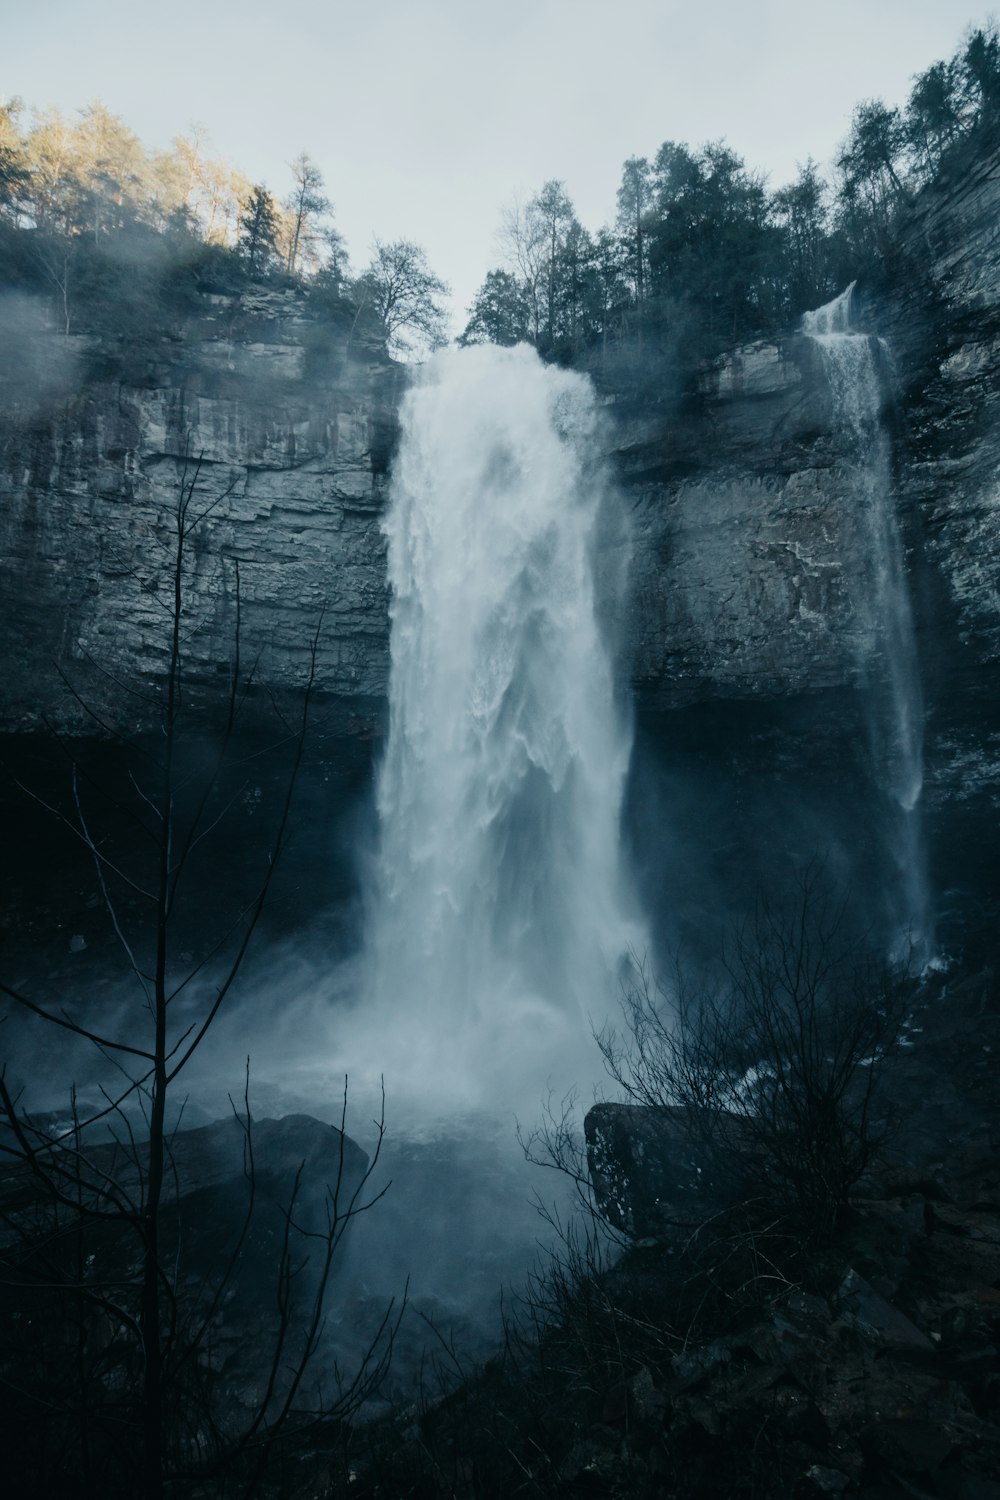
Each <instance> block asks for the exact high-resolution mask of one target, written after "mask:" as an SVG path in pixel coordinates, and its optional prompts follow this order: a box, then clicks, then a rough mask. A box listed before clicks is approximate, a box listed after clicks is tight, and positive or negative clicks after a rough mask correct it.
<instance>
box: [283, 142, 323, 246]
mask: <svg viewBox="0 0 1000 1500" xmlns="http://www.w3.org/2000/svg"><path fill="white" fill-rule="evenodd" d="M290 166H291V169H292V177H293V179H294V184H295V185H294V188H293V190H292V192H291V193H290V194H289V196H288V197H287V198H286V199H285V204H284V207H285V211H286V213H287V214H288V215H289V216H290V219H291V235H290V239H289V245H288V255H287V258H286V262H285V263H286V267H287V269H288V270H289V271H290V272H291V273H292V274H293V275H294V273H295V270H296V268H297V266H298V264H299V260H300V258H301V256H302V252H303V250H304V249H305V248H306V246H307V244H308V245H309V246H310V248H311V247H312V244H313V242H314V240H315V238H316V236H315V234H314V228H313V226H314V221H315V220H316V219H319V218H322V217H323V215H324V214H328V213H329V212H330V210H331V207H332V205H331V203H330V200H329V198H326V197H324V195H323V192H322V188H323V174H322V172H321V171H320V170H319V168H318V167H317V166H316V164H315V162H313V161H312V160H311V159H310V158H309V156H308V155H307V154H306V152H305V151H300V152H299V155H298V156H297V157H296V158H295V160H294V161H293V162H291V163H290Z"/></svg>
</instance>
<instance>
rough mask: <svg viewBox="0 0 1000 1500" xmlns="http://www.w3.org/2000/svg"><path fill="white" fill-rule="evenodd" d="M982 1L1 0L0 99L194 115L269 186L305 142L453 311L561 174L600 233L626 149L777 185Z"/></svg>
mask: <svg viewBox="0 0 1000 1500" xmlns="http://www.w3.org/2000/svg"><path fill="white" fill-rule="evenodd" d="M985 14H986V12H985V10H977V9H973V8H972V0H968V3H963V0H837V3H827V4H822V5H820V4H816V3H813V0H503V3H502V4H500V5H492V4H486V3H482V0H369V3H367V4H357V5H355V4H347V3H345V0H240V3H238V4H237V3H233V0H227V3H222V0H162V3H160V4H152V3H148V0H29V3H25V0H0V17H2V36H3V51H2V56H0V93H2V94H3V95H4V96H7V97H9V96H10V95H11V94H18V95H20V96H21V97H22V98H23V99H24V100H25V101H26V102H27V103H28V104H30V105H33V106H37V107H42V106H45V105H49V104H54V105H57V106H58V107H60V108H61V109H63V110H65V111H70V110H74V109H77V108H79V107H81V106H82V105H85V104H87V103H89V102H90V101H91V100H93V99H100V100H101V101H102V102H103V103H105V104H106V105H108V107H109V108H110V109H112V110H113V111H114V112H115V113H116V114H120V115H122V116H123V117H124V119H125V121H126V122H127V124H129V125H130V126H131V127H132V129H134V130H135V131H136V132H137V133H138V134H139V135H140V136H141V137H142V139H143V141H144V143H145V144H146V145H147V146H149V147H163V146H166V145H168V144H169V141H170V138H171V137H172V136H174V135H177V134H179V133H181V132H183V131H184V130H185V129H186V128H187V127H188V126H190V125H191V124H192V123H194V122H198V123H199V124H202V125H204V126H205V127H206V128H207V130H208V133H209V135H210V136H211V139H212V143H213V145H214V148H215V151H216V153H217V154H219V155H221V156H223V157H225V158H226V159H228V160H230V161H231V162H232V163H233V164H234V165H235V166H238V167H240V168H241V170H242V171H244V172H245V173H246V174H247V175H248V176H249V177H251V178H252V179H254V180H255V181H257V180H259V181H263V182H265V183H266V184H267V186H268V187H269V188H270V189H271V190H272V192H275V193H276V194H277V195H278V196H279V197H281V196H284V194H285V193H286V192H287V190H288V186H289V173H288V169H287V163H288V162H289V161H290V160H291V158H292V157H294V156H295V155H297V154H298V152H300V151H301V150H302V149H305V150H307V151H308V152H309V154H310V155H311V156H312V158H313V159H314V160H315V162H316V163H317V165H318V166H319V167H320V169H321V170H322V172H323V173H324V176H325V178H326V183H327V191H328V193H329V196H330V197H331V198H332V199H333V201H334V205H335V209H336V222H337V225H338V227H339V229H340V231H341V233H342V234H343V235H344V236H345V238H346V240H347V244H348V248H349V250H350V253H351V256H352V260H353V261H354V262H355V263H356V264H360V263H361V262H363V261H364V260H365V259H366V255H367V249H368V246H369V245H370V242H371V239H372V236H373V235H377V236H379V237H380V238H382V239H395V238H400V237H405V238H407V239H414V240H417V241H419V242H420V243H421V244H423V245H424V246H425V248H426V250H427V252H428V256H429V259H430V262H431V264H432V266H433V267H434V269H435V270H436V271H437V272H438V274H439V275H441V276H443V277H445V278H446V279H447V280H448V281H449V282H450V283H451V285H452V287H453V289H454V293H455V297H454V304H455V317H456V320H457V325H458V327H461V326H462V324H463V323H464V309H465V307H466V306H467V304H468V302H469V300H470V298H471V297H472V295H473V294H474V292H475V289H476V287H477V286H478V285H479V283H480V282H481V281H482V278H483V276H484V274H485V272H486V271H487V270H488V269H489V267H490V266H491V265H493V264H495V263H496V261H497V254H496V248H495V233H496V228H497V223H498V219H499V213H500V209H501V207H502V205H503V204H505V203H507V202H509V201H510V200H511V198H512V197H514V196H515V195H519V196H521V197H522V198H527V197H530V196H531V195H532V194H533V193H534V192H536V191H537V190H538V188H539V187H540V186H541V185H542V183H543V182H544V181H546V179H548V178H551V177H557V178H562V179H563V180H564V181H565V183H566V187H567V190H568V191H569V194H570V196H571V198H572V199H573V201H574V204H575V206H576V210H577V213H578V215H579V217H580V219H581V220H582V221H583V223H584V224H586V225H587V227H588V228H590V229H597V228H599V226H600V225H601V224H602V223H604V222H607V221H608V220H609V219H611V218H612V217H613V214H614V206H615V191H616V188H617V186H618V182H619V177H620V172H621V164H622V162H623V161H624V159H625V158H626V157H627V156H632V155H639V156H642V155H652V154H653V153H654V152H655V151H656V149H657V147H658V146H659V145H660V144H661V142H663V141H664V140H679V141H687V142H689V143H690V144H692V145H699V144H701V143H702V142H704V141H706V140H711V139H718V138H720V137H724V138H725V139H726V140H727V141H728V142H729V144H730V145H731V146H733V147H734V148H735V149H736V150H737V151H739V152H740V153H741V154H742V155H743V156H744V157H745V158H746V160H747V162H748V164H749V165H751V166H753V167H756V168H759V169H761V170H764V171H766V172H767V173H768V174H769V176H770V181H771V183H772V185H773V186H778V185H780V184H781V183H782V182H784V181H787V179H788V178H789V177H791V176H792V175H793V174H794V172H795V167H796V164H797V163H798V162H804V161H805V160H806V158H807V157H809V156H810V155H811V156H813V157H814V158H815V159H816V160H817V161H819V162H821V163H824V164H827V163H828V162H829V160H830V158H831V156H832V154H833V152H834V150H835V148H836V146H837V144H838V142H839V141H840V140H841V139H842V138H843V136H844V134H845V132H846V130H847V127H848V124H849V121H850V116H851V110H852V108H853V106H854V104H855V103H856V102H857V101H858V100H859V99H862V98H866V97H870V96H872V95H880V96H882V97H883V98H885V99H887V100H889V101H890V102H892V103H901V102H902V101H903V100H904V99H905V96H906V94H907V91H908V88H909V81H910V79H911V77H912V76H913V74H914V73H916V72H919V71H921V70H922V69H923V68H925V67H926V66H927V65H928V64H929V63H930V62H932V61H934V60H935V59H936V58H939V57H943V56H947V55H949V54H950V53H951V52H952V51H953V50H954V48H955V47H956V45H957V43H958V41H959V39H960V37H961V34H962V31H963V30H964V28H965V26H966V25H967V24H968V23H969V22H970V21H976V22H981V21H982V20H983V19H984V18H985Z"/></svg>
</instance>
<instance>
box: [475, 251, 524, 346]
mask: <svg viewBox="0 0 1000 1500" xmlns="http://www.w3.org/2000/svg"><path fill="white" fill-rule="evenodd" d="M529 316H530V312H529V306H528V299H527V297H526V296H525V294H524V292H523V290H522V289H521V287H520V286H519V285H518V281H517V277H516V276H514V275H512V274H511V272H510V271H499V270H497V271H487V273H486V280H485V281H484V282H483V284H482V286H481V287H480V288H479V291H478V292H477V293H476V295H475V298H474V300H473V303H472V306H471V307H470V308H469V321H468V323H466V325H465V331H464V332H463V333H462V335H461V337H460V338H459V341H458V342H459V343H460V344H462V345H466V344H503V345H506V346H508V347H509V346H511V345H513V344H519V343H522V342H524V341H526V340H527V338H528V319H529Z"/></svg>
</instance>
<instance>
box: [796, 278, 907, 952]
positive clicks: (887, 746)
mask: <svg viewBox="0 0 1000 1500" xmlns="http://www.w3.org/2000/svg"><path fill="white" fill-rule="evenodd" d="M853 293H854V283H853V282H852V283H851V285H850V286H849V287H847V289H846V290H845V291H843V292H842V293H841V294H840V296H839V297H836V298H834V300H833V301H832V302H829V303H827V304H826V306H825V307H820V308H817V309H816V310H815V311H814V312H808V313H806V314H805V316H804V318H803V320H802V330H803V332H804V333H806V334H807V335H808V336H809V337H810V338H811V339H812V340H813V341H814V343H815V344H816V345H817V346H818V348H819V350H820V353H821V355H822V359H823V366H824V369H825V371H826V375H827V379H828V381H829V384H830V390H831V393H832V396H833V403H834V412H835V415H836V419H837V421H838V423H839V425H840V427H841V428H842V429H843V431H844V432H845V434H846V435H847V437H848V439H849V442H850V457H849V467H848V470H847V473H848V483H849V486H850V494H851V498H852V499H853V500H854V502H855V505H856V507H857V514H858V520H859V523H860V525H861V526H862V527H863V528H864V531H865V540H866V552H867V560H868V567H867V569H866V570H865V571H864V573H863V574H862V575H861V576H860V577H857V578H855V579H854V580H853V587H854V590H855V596H854V605H855V609H856V612H857V614H858V617H859V620H860V623H861V626H862V629H861V632H860V657H861V661H860V665H861V670H862V675H863V679H864V682H865V686H866V690H867V691H866V698H867V704H868V726H869V735H870V740H871V751H872V759H873V764H874V774H875V778H876V780H877V783H878V786H879V788H880V790H881V792H882V794H883V796H884V797H885V799H886V800H887V802H888V804H889V811H890V821H891V824H892V833H891V840H890V842H891V844H892V853H893V857H894V860H895V863H896V865H897V869H898V877H899V878H898V886H899V892H900V899H899V902H898V907H899V908H900V909H898V910H897V912H896V913H895V921H894V924H893V925H894V926H895V929H896V933H895V939H894V946H895V947H896V950H897V952H899V953H902V952H903V951H904V950H905V951H907V952H908V953H909V954H910V956H911V961H912V962H913V963H914V964H915V965H917V966H921V965H922V964H924V963H926V962H927V961H928V960H929V959H930V958H931V955H932V949H933V934H932V924H931V917H930V907H929V894H928V887H927V875H926V861H925V856H924V850H923V837H922V830H921V816H920V798H921V792H922V790H923V697H922V693H921V688H920V674H919V669H918V663H917V651H916V642H915V638H914V630H913V614H912V611H911V608H910V598H909V592H908V589H907V584H906V574H905V571H904V566H903V549H902V543H901V539H900V534H899V526H898V523H897V519H896V514H895V509H894V506H893V499H892V486H891V479H890V469H889V444H888V440H887V437H886V433H885V429H884V427H883V425H882V420H881V412H882V403H883V392H882V379H881V376H880V366H887V365H888V362H889V355H888V350H887V349H886V347H885V345H884V344H883V343H882V341H881V340H880V339H877V338H874V337H872V336H870V335H868V334H863V333H855V332H852V330H851V303H852V298H853Z"/></svg>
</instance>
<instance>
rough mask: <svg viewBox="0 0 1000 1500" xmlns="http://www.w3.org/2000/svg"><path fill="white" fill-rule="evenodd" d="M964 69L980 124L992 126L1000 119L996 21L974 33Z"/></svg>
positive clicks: (999, 50)
mask: <svg viewBox="0 0 1000 1500" xmlns="http://www.w3.org/2000/svg"><path fill="white" fill-rule="evenodd" d="M961 70H962V77H963V83H964V92H965V97H966V100H967V101H968V103H969V104H970V105H971V106H972V108H973V109H974V110H975V112H976V115H977V117H978V120H979V123H980V124H981V125H983V126H984V127H985V128H987V129H992V128H993V127H994V126H995V125H996V123H997V119H998V118H1000V27H998V25H997V23H996V21H990V22H989V23H988V24H987V25H986V26H979V27H977V28H976V29H975V30H974V31H972V32H970V34H969V37H968V40H967V42H966V44H965V50H964V51H963V53H962V56H961Z"/></svg>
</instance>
